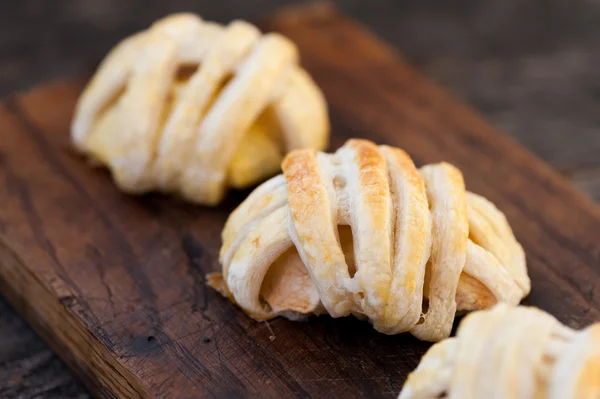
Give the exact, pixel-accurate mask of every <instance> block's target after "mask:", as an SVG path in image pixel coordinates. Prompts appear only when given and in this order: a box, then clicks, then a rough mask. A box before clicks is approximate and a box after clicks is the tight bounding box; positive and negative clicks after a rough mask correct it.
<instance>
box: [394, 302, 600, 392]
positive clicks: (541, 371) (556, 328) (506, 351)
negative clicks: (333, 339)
mask: <svg viewBox="0 0 600 399" xmlns="http://www.w3.org/2000/svg"><path fill="white" fill-rule="evenodd" d="M599 397H600V323H596V324H594V325H593V326H590V327H588V328H586V329H584V330H582V331H575V330H572V329H570V328H568V327H566V326H564V325H562V324H561V323H560V322H559V321H558V320H556V319H555V318H554V317H553V316H551V315H549V314H548V313H546V312H543V311H541V310H539V309H536V308H533V307H511V306H508V305H506V304H499V305H497V306H495V307H494V308H493V309H490V310H485V311H479V312H475V313H472V314H470V315H468V316H467V317H466V318H465V319H464V320H463V321H462V322H461V324H460V326H459V327H458V333H457V336H456V337H455V338H450V339H447V340H445V341H443V342H440V343H437V344H435V345H434V346H433V347H431V349H429V351H427V353H426V354H425V356H424V357H423V359H422V360H421V363H420V364H419V366H418V367H417V369H416V370H415V371H414V372H412V373H411V374H410V375H409V376H408V379H407V380H406V383H405V385H404V388H403V389H402V392H401V393H400V396H399V399H437V398H448V399H454V398H457V399H458V398H460V399H480V398H489V399H495V398H498V399H505V398H511V399H532V398H536V399H592V398H599Z"/></svg>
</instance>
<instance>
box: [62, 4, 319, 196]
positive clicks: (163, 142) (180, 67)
mask: <svg viewBox="0 0 600 399" xmlns="http://www.w3.org/2000/svg"><path fill="white" fill-rule="evenodd" d="M328 136H329V121H328V116H327V107H326V103H325V100H324V97H323V94H322V93H321V91H320V90H319V88H318V87H317V86H316V85H315V83H314V82H313V80H312V79H311V78H310V76H309V75H308V74H307V73H306V72H305V71H304V70H303V69H302V68H301V67H300V66H299V65H298V51H297V49H296V46H295V45H294V44H293V43H292V42H291V41H290V40H288V39H286V38H285V37H283V36H281V35H279V34H277V33H268V34H265V35H262V34H261V33H260V31H259V30H258V29H257V28H256V27H254V26H253V25H251V24H249V23H246V22H242V21H234V22H232V23H230V24H229V25H227V26H221V25H219V24H216V23H212V22H204V21H203V20H202V19H201V18H200V17H198V16H196V15H192V14H175V15H171V16H168V17H166V18H164V19H162V20H160V21H158V22H156V23H154V24H153V25H152V26H151V27H150V28H149V29H148V30H146V31H143V32H141V33H137V34H135V35H133V36H131V37H129V38H127V39H125V40H124V41H122V42H121V43H120V44H119V45H117V46H116V47H115V48H114V49H113V50H112V51H111V52H110V53H109V54H108V56H107V57H106V59H105V60H104V61H103V62H102V64H101V65H100V67H99V69H98V71H97V72H96V74H95V76H94V77H93V78H92V80H91V81H90V83H89V84H88V86H87V87H86V89H85V91H84V92H83V94H82V95H81V98H80V99H79V102H78V104H77V107H76V110H75V116H74V118H73V123H72V139H73V142H74V144H75V146H76V148H77V149H79V150H80V151H82V152H84V153H86V154H88V155H89V156H90V157H92V158H93V159H95V160H97V161H99V162H100V163H102V164H105V165H107V166H108V167H109V168H110V170H111V171H112V174H113V176H114V179H115V181H116V183H117V184H118V186H119V187H120V188H121V189H123V190H124V191H127V192H130V193H142V192H146V191H151V190H161V191H167V192H177V193H179V194H181V195H183V196H184V197H185V198H187V199H188V200H191V201H194V202H197V203H202V204H211V205H212V204H216V203H218V202H219V201H220V200H221V198H222V197H223V195H224V192H225V190H226V189H227V187H235V188H243V187H247V186H249V185H252V184H255V183H257V182H259V181H262V180H264V179H265V178H267V177H270V176H273V175H274V174H276V173H277V171H279V165H280V163H281V160H282V157H283V155H284V154H285V153H287V152H288V151H290V150H292V149H296V148H305V147H307V148H316V149H324V148H325V147H326V146H327V143H328Z"/></svg>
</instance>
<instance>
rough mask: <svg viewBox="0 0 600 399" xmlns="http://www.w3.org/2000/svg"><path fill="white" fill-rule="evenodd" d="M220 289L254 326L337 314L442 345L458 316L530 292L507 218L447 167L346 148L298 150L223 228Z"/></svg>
mask: <svg viewBox="0 0 600 399" xmlns="http://www.w3.org/2000/svg"><path fill="white" fill-rule="evenodd" d="M222 236H223V247H222V249H221V254H220V261H221V264H222V271H223V274H222V276H221V275H213V276H211V278H210V281H211V284H212V285H213V287H215V288H217V289H218V290H220V291H221V292H223V293H224V294H225V295H227V296H228V297H229V298H230V299H231V300H232V301H234V302H235V303H237V304H238V305H239V306H240V307H241V308H242V309H244V311H246V313H248V314H249V315H250V316H252V317H254V318H256V319H269V318H272V317H275V316H278V315H284V316H287V317H291V318H294V317H298V316H299V315H303V314H311V313H312V314H320V313H329V314H330V315H331V316H333V317H341V316H346V315H349V314H353V315H355V316H358V317H361V318H367V319H369V320H370V322H371V323H372V324H373V326H374V327H375V328H376V329H377V330H378V331H381V332H384V333H387V334H395V333H400V332H404V331H410V332H411V333H412V334H413V335H415V336H417V337H419V338H421V339H423V340H431V341H437V340H440V339H443V338H445V337H447V336H448V335H449V334H450V330H451V327H452V323H453V320H454V317H455V313H456V311H457V310H475V309H482V308H487V307H490V306H492V305H494V304H495V303H497V302H507V303H510V304H517V303H518V302H519V301H520V300H521V299H522V298H523V297H524V296H525V295H527V293H528V292H529V290H530V281H529V278H528V276H527V270H526V266H525V257H524V254H523V250H522V248H521V246H520V245H519V243H518V242H517V241H516V240H515V237H514V235H513V233H512V231H511V229H510V227H509V225H508V223H507V221H506V218H505V216H504V215H503V214H502V213H501V212H500V211H499V210H498V209H497V208H496V207H495V206H494V205H492V204H491V203H490V202H489V201H487V200H486V199H484V198H483V197H480V196H478V195H476V194H472V193H470V192H467V191H465V186H464V182H463V177H462V174H461V172H460V171H459V170H458V169H456V168H455V167H453V166H451V165H449V164H446V163H442V164H436V165H427V166H424V167H423V168H421V169H420V170H418V169H417V168H416V167H415V165H414V164H413V162H412V160H411V159H410V157H409V156H408V155H407V154H406V153H405V152H404V151H402V150H400V149H397V148H392V147H388V146H379V147H378V146H376V145H375V144H373V143H371V142H369V141H365V140H349V141H348V142H347V143H346V144H345V145H344V146H343V147H341V148H340V149H339V150H338V151H337V152H336V153H335V154H325V153H320V152H319V153H318V152H317V151H315V150H310V149H307V150H297V151H294V152H292V153H290V154H288V156H287V157H286V158H285V160H284V161H283V175H279V176H276V177H274V178H272V179H271V180H269V181H267V182H265V183H263V184H262V185H261V186H259V187H258V188H257V189H256V190H254V192H253V193H252V194H251V195H250V196H249V197H248V198H247V199H246V200H245V201H244V202H243V203H242V204H241V205H240V206H239V207H238V208H237V209H236V210H235V211H234V212H233V213H232V214H231V215H230V217H229V219H228V221H227V224H226V226H225V228H224V230H223V234H222Z"/></svg>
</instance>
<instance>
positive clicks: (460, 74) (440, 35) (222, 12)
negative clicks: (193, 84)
mask: <svg viewBox="0 0 600 399" xmlns="http://www.w3.org/2000/svg"><path fill="white" fill-rule="evenodd" d="M294 2H298V1H290V0H285V1H275V0H253V1H249V0H221V1H219V2H213V1H198V0H194V1H188V0H176V1H169V2H165V1H158V0H153V1H150V0H146V1H141V0H120V1H108V0H107V1H103V2H100V1H95V0H79V1H77V2H73V1H67V0H55V1H53V2H47V1H43V0H21V1H18V0H9V1H5V2H2V3H1V5H0V60H2V62H1V63H0V96H6V95H8V94H10V93H11V92H14V91H17V90H22V89H24V88H28V87H33V86H35V85H37V84H39V83H41V82H44V81H48V80H51V79H54V78H58V77H64V76H68V75H72V74H75V73H78V72H82V71H86V70H89V68H90V66H91V65H93V64H94V63H95V62H96V61H97V60H98V59H99V58H100V57H102V55H103V54H104V53H105V52H106V51H107V50H108V49H109V48H110V47H111V45H113V44H114V43H115V42H116V41H117V40H118V39H119V38H120V37H123V36H125V35H127V34H128V33H131V32H133V31H135V30H137V29H140V28H142V27H145V26H147V25H148V24H149V23H150V22H151V21H152V20H154V19H156V18H158V17H160V16H162V15H164V14H166V13H168V12H171V11H180V10H192V11H196V12H199V13H201V14H202V15H203V16H204V17H205V18H207V19H215V20H219V21H226V20H228V19H231V18H234V17H242V18H247V19H251V18H253V17H256V16H258V15H260V14H261V13H264V12H265V11H269V10H272V9H274V8H275V7H277V6H281V5H284V4H288V3H294ZM203 3H204V4H203ZM451 3H458V2H445V3H444V4H443V5H442V4H440V2H436V1H433V0H427V1H424V0H419V1H417V0H414V1H403V2H397V1H395V0H371V1H358V0H354V1H340V2H339V5H340V7H341V8H342V9H344V10H346V11H347V12H349V13H351V14H352V15H353V16H355V17H356V18H358V19H359V20H361V21H363V22H364V23H366V24H368V25H369V26H370V27H371V28H372V29H373V30H374V31H375V32H376V33H378V34H379V35H380V36H382V37H383V38H384V39H386V40H387V41H389V42H391V43H393V44H394V45H395V46H397V47H398V48H399V49H400V50H401V51H402V53H403V54H404V55H405V56H406V57H407V58H408V60H409V61H410V62H411V63H413V64H414V65H416V66H417V67H419V68H420V69H421V70H422V71H424V72H425V74H427V75H428V76H429V77H430V78H431V79H433V80H434V81H436V82H438V83H440V84H442V85H445V86H446V87H447V88H449V89H450V90H451V91H452V92H453V93H454V94H455V95H457V96H459V97H461V98H463V99H464V100H465V101H466V102H468V103H470V104H472V105H473V106H475V107H476V108H477V109H479V110H480V111H481V112H482V113H483V114H484V115H485V116H486V117H487V118H488V119H489V120H490V121H491V122H492V123H494V124H495V125H496V126H498V127H499V128H500V129H502V130H504V131H507V132H508V133H510V134H511V135H513V136H514V137H515V138H516V139H517V140H519V141H520V142H522V143H523V144H524V145H525V146H526V147H528V148H529V149H530V150H531V151H533V152H534V153H536V154H538V155H539V156H540V157H542V158H544V159H545V160H546V161H548V162H549V163H550V164H551V165H553V166H554V167H555V168H557V169H558V170H559V171H561V172H562V173H564V174H565V175H566V176H568V177H569V178H570V179H571V181H572V182H573V183H574V184H575V185H576V186H577V187H578V188H580V189H581V190H582V191H583V192H585V193H586V194H587V195H589V196H590V197H592V198H594V199H595V200H600V156H599V155H598V154H600V113H599V112H598V109H600V69H598V67H597V66H598V65H599V64H600V3H592V2H586V1H584V0H576V1H570V2H568V1H558V0H535V1H530V2H527V3H524V2H520V1H517V0H506V1H504V2H495V1H492V0H484V1H481V0H480V1H462V2H460V4H451ZM87 396H88V394H87V393H86V391H85V389H84V388H83V387H81V386H80V385H79V384H78V383H77V382H76V381H75V380H74V379H73V377H72V376H71V374H70V373H69V371H68V370H67V369H66V367H65V366H64V365H63V364H62V362H61V361H60V360H59V358H58V357H57V356H56V355H54V354H53V353H52V352H51V351H50V350H49V349H48V348H47V347H46V345H45V344H44V343H43V341H41V340H40V338H38V337H37V336H36V335H35V333H33V332H32V331H31V330H30V329H29V327H27V325H25V323H24V322H23V321H21V319H20V318H19V317H18V316H17V315H16V314H15V313H14V312H13V311H12V310H11V309H10V308H9V306H8V305H7V304H6V303H5V302H4V301H3V300H1V299H0V397H2V398H35V397H44V398H49V397H57V398H81V397H87Z"/></svg>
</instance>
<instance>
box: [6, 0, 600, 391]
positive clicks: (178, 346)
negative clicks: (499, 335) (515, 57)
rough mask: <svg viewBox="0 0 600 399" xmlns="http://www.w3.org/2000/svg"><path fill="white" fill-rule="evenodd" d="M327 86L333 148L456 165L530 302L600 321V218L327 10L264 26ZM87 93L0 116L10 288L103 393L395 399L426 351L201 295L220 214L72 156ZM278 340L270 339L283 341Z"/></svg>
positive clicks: (50, 91)
mask: <svg viewBox="0 0 600 399" xmlns="http://www.w3.org/2000/svg"><path fill="white" fill-rule="evenodd" d="M263 26H264V27H267V28H270V29H274V30H278V31H281V32H283V33H284V34H286V35H288V36H290V37H291V38H292V39H293V40H294V41H296V43H298V45H299V47H300V49H301V52H302V55H303V63H304V64H305V66H306V67H307V69H308V70H309V71H310V72H311V73H312V74H313V76H314V77H315V79H316V80H317V82H318V83H319V84H320V85H321V86H322V87H323V90H324V91H325V94H326V96H327V98H328V100H329V103H330V112H331V116H332V122H333V127H334V134H335V136H334V139H333V144H332V146H333V147H337V146H338V145H340V144H341V143H342V142H343V141H344V140H345V139H346V138H347V137H367V138H370V139H372V140H375V141H378V142H380V143H390V144H393V145H397V146H400V147H403V148H405V149H406V150H407V151H408V152H409V153H410V154H411V155H412V156H413V157H414V158H415V159H416V161H417V162H418V163H419V164H423V163H428V162H435V161H440V160H446V161H449V162H452V163H454V164H456V165H457V166H458V167H460V168H461V169H462V170H463V172H464V173H465V178H466V182H467V186H468V187H469V189H471V190H472V191H475V192H478V193H481V194H483V195H485V196H487V197H488V198H490V199H491V200H492V201H494V202H495V203H496V204H497V205H498V206H499V207H500V208H501V209H502V210H503V211H505V213H506V214H507V216H508V218H509V220H510V222H511V224H512V226H513V227H514V230H515V232H516V234H517V236H518V238H519V239H520V240H521V242H522V243H523V245H524V247H525V250H526V252H527V256H528V262H529V268H530V274H531V277H532V280H533V290H532V293H531V295H530V297H529V298H528V300H527V302H528V303H530V304H535V305H537V306H539V307H541V308H543V309H546V310H548V311H551V312H552V313H553V314H555V315H556V316H557V317H558V318H559V319H560V320H561V321H563V322H565V323H567V324H568V325H570V326H573V327H581V326H583V325H586V324H588V323H589V322H591V321H592V320H597V319H600V291H598V290H597V289H596V288H597V286H598V284H599V283H598V282H599V281H600V279H599V273H600V270H599V264H600V243H599V242H598V241H597V239H596V238H597V237H598V236H600V212H599V211H598V209H597V208H596V206H595V205H594V204H592V203H591V202H590V201H589V200H587V199H586V198H584V197H583V196H582V195H580V194H579V193H578V192H576V191H575V190H574V189H573V188H572V187H571V186H570V185H569V184H568V183H567V182H566V181H565V180H563V178H561V177H560V176H559V175H558V174H557V173H555V172H554V171H552V170H551V169H550V168H549V167H548V166H547V165H546V164H544V163H543V162H541V161H539V160H538V159H536V158H535V157H534V156H533V155H532V154H530V153H529V152H527V151H526V150H524V149H523V148H521V147H519V146H518V145H517V144H515V143H514V142H513V141H512V140H511V139H510V138H508V137H507V136H505V135H503V134H501V133H498V132H497V131H495V130H494V129H492V128H491V127H490V126H489V125H488V124H487V123H486V122H485V121H483V120H482V119H481V118H480V117H479V116H478V115H477V114H476V113H475V112H474V111H473V110H472V109H470V108H469V107H467V106H465V105H463V104H461V103H460V102H458V101H456V100H455V99H453V98H452V97H451V96H449V95H448V94H446V93H445V92H444V91H442V90H440V89H438V88H437V87H436V86H434V85H432V84H431V83H429V82H428V81H427V80H426V79H424V78H423V77H422V76H421V75H420V74H418V73H417V72H415V71H414V70H413V69H411V68H410V67H409V66H407V65H406V63H405V62H403V61H402V60H401V59H400V58H399V57H398V55H397V54H395V53H394V52H393V51H392V50H390V49H389V48H388V47H387V46H385V45H383V44H381V43H380V42H379V41H378V40H377V39H376V38H375V37H373V36H372V35H371V34H370V33H368V32H367V31H365V30H364V28H362V27H361V26H359V25H357V24H356V23H355V22H353V21H351V20H349V19H347V18H346V17H344V16H342V15H339V14H338V13H337V12H336V11H335V10H334V9H332V8H330V7H322V6H320V7H310V8H303V9H301V10H296V11H295V12H284V13H280V14H277V15H275V16H272V17H270V18H269V19H267V20H265V21H263ZM83 83H84V81H83V80H82V79H79V80H69V81H65V82H62V83H57V84H54V85H51V86H47V87H45V88H43V89H39V90H35V91H31V92H29V93H26V94H24V95H21V96H17V97H14V98H12V99H9V100H8V101H6V102H4V103H3V104H2V106H1V107H0V132H2V140H0V209H1V210H2V211H1V212H0V240H1V242H2V245H1V246H0V291H1V292H2V293H3V294H4V295H5V296H6V297H7V298H8V299H9V301H10V302H11V304H12V305H13V306H14V307H15V308H16V309H17V310H18V311H19V312H20V313H21V315H23V317H24V318H25V319H26V320H28V322H29V323H30V324H31V325H32V326H33V327H34V328H35V329H36V331H38V333H40V335H42V336H43V337H44V338H45V339H46V340H47V341H48V342H49V343H50V344H51V346H52V347H53V349H54V350H56V351H57V352H58V353H59V354H60V355H61V356H62V357H63V358H64V359H65V360H66V361H67V363H68V364H69V365H70V367H71V368H72V369H73V370H74V371H75V372H76V373H77V374H78V376H79V377H80V378H81V379H82V380H83V381H84V382H85V383H86V385H87V386H88V387H89V388H90V389H91V390H92V392H93V393H95V394H96V395H98V396H100V397H176V398H187V397H190V398H191V397H211V396H214V397H240V396H259V395H260V396H261V397H293V396H301V397H304V396H315V397H326V396H333V395H335V397H359V396H369V397H394V396H395V395H396V394H397V393H398V391H399V390H400V388H401V385H402V382H403V380H404V378H405V376H406V374H407V373H408V372H409V371H411V370H412V369H413V368H414V367H415V366H416V364H417V362H418V360H419V358H420V356H421V355H422V353H423V352H424V350H426V348H427V347H428V345H427V344H425V343H421V342H418V341H416V340H415V339H413V338H411V337H410V336H407V335H399V336H385V335H382V334H378V333H376V332H374V331H373V330H372V329H371V328H370V327H369V325H367V324H366V323H361V322H359V321H357V320H354V319H352V318H347V319H341V320H333V319H330V318H328V317H319V318H312V319H310V320H309V321H308V322H304V323H295V322H290V321H287V320H283V319H277V320H275V321H272V322H270V324H265V323H257V322H254V321H252V320H250V319H249V318H247V317H246V316H244V315H243V313H242V312H240V311H239V310H238V309H236V308H235V307H234V306H233V305H231V304H230V303H229V302H227V301H226V300H224V299H222V298H221V297H220V296H219V295H218V294H216V293H215V292H213V291H212V290H210V289H208V288H207V287H206V286H205V281H204V275H205V274H206V273H207V272H208V271H211V270H218V264H217V254H218V250H219V246H220V239H219V233H220V229H221V228H222V225H223V223H224V220H225V218H226V217H227V215H228V213H229V212H230V211H231V210H232V209H233V208H234V207H235V206H236V205H237V204H238V203H239V202H240V201H241V200H242V199H243V198H244V196H245V195H246V194H247V193H244V192H240V193H234V194H232V195H231V196H230V197H229V198H228V200H227V201H226V203H225V204H223V205H222V206H220V207H219V208H216V209H208V208H202V207H193V206H190V205H187V204H183V203H180V202H178V201H176V200H174V199H172V198H167V197H163V196H160V195H147V196H142V197H131V196H126V195H124V194H122V193H120V192H118V191H117V189H116V188H115V187H114V185H113V184H112V182H111V179H110V177H109V175H108V173H107V172H106V171H104V170H101V169H92V168H90V167H89V166H88V165H86V164H85V162H84V161H83V160H82V159H81V158H80V157H78V156H76V155H74V154H73V153H72V152H71V151H70V149H69V138H68V126H69V122H70V118H71V114H72V109H73V106H74V103H75V100H76V98H77V96H78V94H79V91H80V90H81V87H82V84H83ZM273 336H274V337H275V339H272V337H273Z"/></svg>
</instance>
